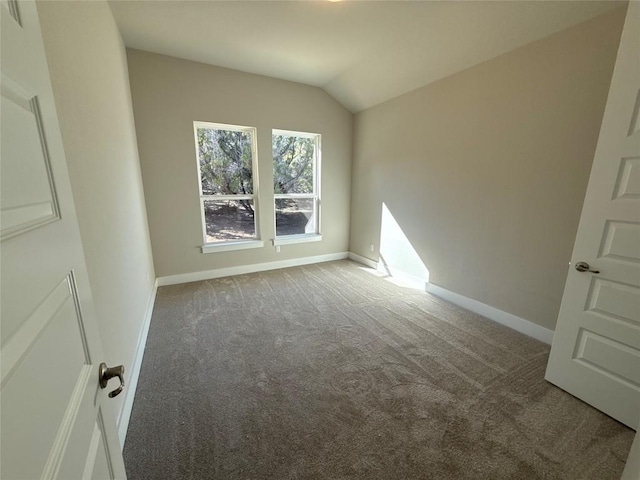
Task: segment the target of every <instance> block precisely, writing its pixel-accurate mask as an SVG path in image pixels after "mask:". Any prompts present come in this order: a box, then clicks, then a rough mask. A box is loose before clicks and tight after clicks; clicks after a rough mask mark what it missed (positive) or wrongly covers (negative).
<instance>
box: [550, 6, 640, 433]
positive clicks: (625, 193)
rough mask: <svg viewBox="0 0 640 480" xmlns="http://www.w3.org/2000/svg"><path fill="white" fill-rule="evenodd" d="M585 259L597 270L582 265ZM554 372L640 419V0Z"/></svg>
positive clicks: (579, 244)
mask: <svg viewBox="0 0 640 480" xmlns="http://www.w3.org/2000/svg"><path fill="white" fill-rule="evenodd" d="M578 262H586V263H588V264H589V265H590V267H591V269H592V270H596V271H598V272H599V273H595V272H589V271H582V272H581V271H578V270H577V269H576V267H578ZM546 379H547V380H549V381H550V382H552V383H554V384H556V385H557V386H559V387H560V388H563V389H564V390H566V391H568V392H569V393H571V394H573V395H575V396H576V397H578V398H581V399H582V400H584V401H585V402H587V403H589V404H591V405H593V406H594V407H596V408H598V409H600V410H602V411H603V412H605V413H607V414H608V415H610V416H612V417H613V418H615V419H617V420H619V421H620V422H622V423H624V424H626V425H628V426H629V427H631V428H633V429H637V428H638V424H639V421H640V3H638V2H629V7H628V11H627V18H626V21H625V25H624V30H623V32H622V38H621V41H620V46H619V49H618V57H617V60H616V65H615V68H614V72H613V78H612V80H611V88H610V91H609V98H608V100H607V105H606V108H605V113H604V118H603V121H602V127H601V130H600V137H599V139H598V146H597V148H596V154H595V157H594V161H593V167H592V170H591V177H590V179H589V186H588V188H587V194H586V197H585V203H584V206H583V210H582V216H581V218H580V225H579V227H578V235H577V237H576V243H575V246H574V251H573V255H572V259H571V264H570V268H569V274H568V278H567V283H566V286H565V291H564V296H563V298H562V306H561V307H560V314H559V316H558V325H557V327H556V331H555V335H554V337H553V346H552V348H551V356H550V358H549V364H548V366H547V374H546Z"/></svg>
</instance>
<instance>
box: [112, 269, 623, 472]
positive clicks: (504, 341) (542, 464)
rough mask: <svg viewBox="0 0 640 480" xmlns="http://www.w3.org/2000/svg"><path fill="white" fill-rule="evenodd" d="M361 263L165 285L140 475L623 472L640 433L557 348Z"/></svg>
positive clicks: (147, 375) (149, 371)
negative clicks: (557, 366)
mask: <svg viewBox="0 0 640 480" xmlns="http://www.w3.org/2000/svg"><path fill="white" fill-rule="evenodd" d="M366 270H367V269H365V268H363V267H361V266H359V265H358V264H355V263H352V262H349V261H340V262H331V263H324V264H318V265H310V266H305V267H297V268H290V269H286V270H276V271H271V272H265V273H256V274H251V275H242V276H237V277H229V278H221V279H217V280H209V281H203V282H196V283H189V284H184V285H176V286H170V287H162V288H160V289H159V290H158V297H157V301H156V305H155V309H154V313H153V319H152V323H151V329H150V332H149V339H148V343H147V348H146V352H145V356H144V361H143V364H142V371H141V374H140V381H139V384H138V391H137V395H136V399H135V403H134V406H133V412H132V416H131V422H130V425H129V432H128V435H127V440H126V443H125V449H124V456H125V462H126V467H127V474H128V475H129V478H130V480H138V479H187V478H189V479H220V480H227V479H247V480H248V479H255V480H257V479H277V480H285V479H331V480H334V479H335V480H338V479H368V480H369V479H371V480H373V479H384V480H392V479H437V480H443V479H538V478H540V479H598V480H604V479H616V480H617V479H618V478H620V475H621V473H622V470H623V468H624V463H625V460H626V457H627V454H628V452H629V448H630V446H631V442H632V440H633V435H634V434H633V431H632V430H630V429H628V428H626V427H624V426H623V425H621V424H619V423H618V422H616V421H615V420H612V419H611V418H609V417H607V416H606V415H604V414H602V413H600V412H599V411H597V410H595V409H593V408H591V407H590V406H588V405H586V404H585V403H583V402H581V401H579V400H577V399H575V398H574V397H572V396H571V395H568V394H567V393H565V392H563V391H561V390H560V389H558V388H556V387H554V386H552V385H551V384H549V383H547V382H545V380H544V379H543V377H544V370H545V366H546V362H547V356H548V353H549V347H548V346H547V345H544V344H542V343H540V342H537V341H536V340H533V339H530V338H528V337H526V336H524V335H521V334H519V333H517V332H514V331H512V330H510V329H508V328H506V327H503V326H501V325H498V324H496V323H494V322H491V321H489V320H487V319H484V318H483V317H480V316H478V315H475V314H473V313H470V312H467V311H466V310H463V309H461V308H459V307H457V306H455V305H452V304H450V303H448V302H445V301H444V300H441V299H439V298H437V297H434V296H432V295H429V294H426V293H422V292H418V291H416V290H410V289H406V288H403V287H400V286H397V285H394V284H392V283H391V282H388V281H386V280H385V279H382V278H378V277H376V276H375V275H373V274H372V273H370V272H371V271H366Z"/></svg>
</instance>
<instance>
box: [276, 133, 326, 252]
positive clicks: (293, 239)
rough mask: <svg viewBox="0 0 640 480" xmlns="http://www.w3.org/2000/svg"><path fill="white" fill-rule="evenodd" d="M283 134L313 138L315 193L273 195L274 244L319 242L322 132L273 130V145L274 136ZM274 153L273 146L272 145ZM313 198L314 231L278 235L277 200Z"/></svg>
mask: <svg viewBox="0 0 640 480" xmlns="http://www.w3.org/2000/svg"><path fill="white" fill-rule="evenodd" d="M274 135H281V136H287V137H302V138H311V139H313V140H314V143H315V148H314V155H313V193H278V194H275V193H274V195H273V233H274V238H273V245H274V246H277V245H290V244H293V243H306V242H319V241H321V240H322V233H321V231H320V226H321V224H322V223H321V213H320V211H321V205H322V203H321V200H320V191H321V190H320V180H321V171H322V170H321V168H320V167H321V161H322V150H321V148H322V134H320V133H309V132H296V131H293V130H280V129H275V128H274V129H273V130H271V144H272V145H273V136H274ZM272 153H273V146H272ZM271 171H272V172H273V158H272V161H271ZM287 198H291V199H295V198H303V199H312V200H313V201H314V212H315V228H314V232H313V233H303V234H298V235H281V236H278V235H277V233H276V232H277V226H276V200H278V199H287Z"/></svg>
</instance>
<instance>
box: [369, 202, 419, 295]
mask: <svg viewBox="0 0 640 480" xmlns="http://www.w3.org/2000/svg"><path fill="white" fill-rule="evenodd" d="M378 271H380V272H382V273H386V274H388V275H391V276H392V277H394V278H396V279H397V280H399V281H401V282H403V283H407V284H410V285H411V286H412V287H414V288H419V289H421V290H424V289H425V288H426V286H427V284H428V283H429V269H428V268H427V267H426V265H425V264H424V262H423V261H422V259H421V258H420V255H418V253H417V252H416V250H415V248H413V245H411V242H410V241H409V239H408V238H407V236H406V235H405V233H404V231H403V230H402V228H401V227H400V225H399V224H398V222H397V221H396V219H395V218H394V216H393V215H392V214H391V211H390V210H389V208H388V207H387V205H386V204H384V203H383V204H382V222H381V227H380V261H379V262H378Z"/></svg>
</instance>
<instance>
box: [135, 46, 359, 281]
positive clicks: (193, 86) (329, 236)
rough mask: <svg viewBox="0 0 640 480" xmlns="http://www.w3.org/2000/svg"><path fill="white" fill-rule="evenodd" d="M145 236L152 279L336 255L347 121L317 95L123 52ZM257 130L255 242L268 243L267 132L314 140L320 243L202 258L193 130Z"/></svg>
mask: <svg viewBox="0 0 640 480" xmlns="http://www.w3.org/2000/svg"><path fill="white" fill-rule="evenodd" d="M128 58H129V75H130V81H131V92H132V97H133V108H134V113H135V120H136V131H137V135H138V148H139V151H140V162H141V166H142V177H143V181H144V187H145V197H146V204H147V212H148V216H149V231H150V233H151V244H152V247H153V258H154V263H155V268H156V273H157V275H158V276H159V277H161V276H167V275H175V274H182V273H190V272H198V271H205V270H211V269H217V268H226V267H234V266H240V265H249V264H256V263H263V262H273V261H279V260H286V259H292V258H297V257H306V256H313V255H323V254H329V253H336V252H345V251H346V250H347V248H348V242H349V190H350V184H351V178H350V174H351V127H352V115H351V114H350V113H349V112H348V111H347V110H346V109H345V108H343V107H342V106H340V105H339V104H338V103H337V102H336V101H335V100H333V99H332V98H331V97H329V95H328V94H326V93H325V92H324V91H323V90H321V89H319V88H316V87H311V86H307V85H302V84H297V83H292V82H286V81H283V80H277V79H273V78H268V77H262V76H258V75H252V74H247V73H242V72H238V71H235V70H229V69H225V68H220V67H215V66H211V65H205V64H202V63H196V62H192V61H188V60H181V59H177V58H173V57H167V56H163V55H157V54H153V53H148V52H143V51H140V50H128ZM194 120H199V121H206V122H215V123H226V124H233V125H243V126H251V127H256V128H257V135H258V162H259V170H260V171H259V182H260V198H259V199H260V202H261V205H260V208H261V214H260V226H261V233H262V235H261V236H262V238H263V239H264V240H270V239H272V238H273V237H274V225H273V201H272V197H271V194H272V193H273V178H272V172H271V165H272V156H271V129H273V128H278V129H286V130H297V131H304V132H313V133H320V134H322V192H321V194H322V204H323V209H322V234H323V241H322V242H315V243H306V244H297V245H284V246H282V247H281V252H280V253H276V252H275V248H274V247H273V246H271V243H270V242H265V247H264V248H259V249H251V250H241V251H232V252H218V253H209V254H203V253H201V251H200V247H201V245H202V227H201V217H200V203H199V197H198V195H199V194H198V174H197V166H196V160H195V146H194V140H193V121H194Z"/></svg>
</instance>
